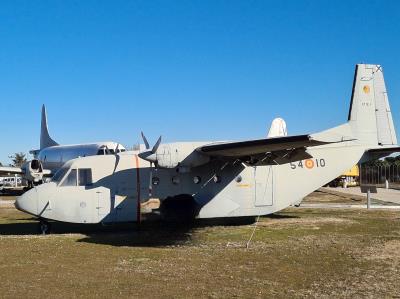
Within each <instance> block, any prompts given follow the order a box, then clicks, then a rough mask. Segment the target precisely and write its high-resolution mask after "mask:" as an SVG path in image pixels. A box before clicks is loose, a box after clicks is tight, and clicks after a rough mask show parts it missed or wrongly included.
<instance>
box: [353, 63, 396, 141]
mask: <svg viewBox="0 0 400 299" xmlns="http://www.w3.org/2000/svg"><path fill="white" fill-rule="evenodd" d="M348 121H349V124H350V125H351V127H352V130H353V132H354V135H355V136H356V137H357V139H358V140H359V141H360V142H362V143H366V144H371V145H396V144H397V138H396V131H395V129H394V124H393V118H392V113H391V111H390V105H389V100H388V96H387V92H386V86H385V81H384V78H383V71H382V67H381V66H380V65H371V64H357V65H356V70H355V75H354V81H353V91H352V96H351V104H350V110H349V116H348Z"/></svg>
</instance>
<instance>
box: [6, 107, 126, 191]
mask: <svg viewBox="0 0 400 299" xmlns="http://www.w3.org/2000/svg"><path fill="white" fill-rule="evenodd" d="M124 151H125V148H124V147H123V146H122V145H121V144H120V143H117V142H112V141H106V142H94V143H83V144H72V145H59V144H58V143H57V142H55V141H54V140H53V139H52V138H51V137H50V134H49V131H48V127H47V115H46V107H45V106H44V105H43V106H42V119H41V130H40V149H39V150H32V151H30V153H31V154H33V156H34V159H33V160H31V161H28V162H26V163H25V164H24V165H22V167H0V174H20V175H21V176H22V178H23V179H25V180H27V181H28V184H29V186H33V185H38V184H40V183H42V182H43V178H44V177H46V176H52V175H53V174H54V173H55V172H57V170H59V169H60V168H61V167H62V166H63V165H64V164H65V162H67V161H69V160H71V159H75V158H78V157H86V156H93V155H108V154H112V155H113V154H116V153H120V152H124Z"/></svg>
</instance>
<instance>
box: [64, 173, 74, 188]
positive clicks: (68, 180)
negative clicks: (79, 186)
mask: <svg viewBox="0 0 400 299" xmlns="http://www.w3.org/2000/svg"><path fill="white" fill-rule="evenodd" d="M61 186H63V187H69V186H76V169H71V171H70V172H69V174H68V176H67V177H66V178H65V180H64V181H63V183H62V185H61Z"/></svg>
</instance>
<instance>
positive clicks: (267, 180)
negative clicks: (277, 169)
mask: <svg viewBox="0 0 400 299" xmlns="http://www.w3.org/2000/svg"><path fill="white" fill-rule="evenodd" d="M273 199H274V170H273V167H272V166H256V167H254V205H255V206H272V204H273Z"/></svg>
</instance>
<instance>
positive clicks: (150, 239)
mask: <svg viewBox="0 0 400 299" xmlns="http://www.w3.org/2000/svg"><path fill="white" fill-rule="evenodd" d="M266 218H267V219H268V218H272V219H277V218H278V219H282V218H298V216H290V215H269V216H266ZM16 220H17V221H27V222H14V223H4V224H0V236H15V235H17V236H31V235H39V231H38V222H37V221H35V220H36V218H28V219H27V218H24V219H16ZM253 223H254V217H247V218H242V219H237V218H234V219H213V220H201V221H195V222H192V223H184V224H182V223H173V222H172V223H171V222H163V221H151V222H150V221H149V222H143V223H142V224H140V225H138V224H135V223H119V224H112V225H101V224H98V225H88V224H86V225H82V224H69V223H61V222H52V223H51V227H52V231H51V234H52V235H62V234H80V235H83V237H82V238H81V239H78V240H77V242H82V243H92V244H103V245H111V246H116V247H120V246H131V247H163V246H179V245H185V244H190V243H192V235H193V234H194V233H196V230H197V229H201V228H205V227H212V226H221V225H223V226H239V225H251V224H253Z"/></svg>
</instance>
